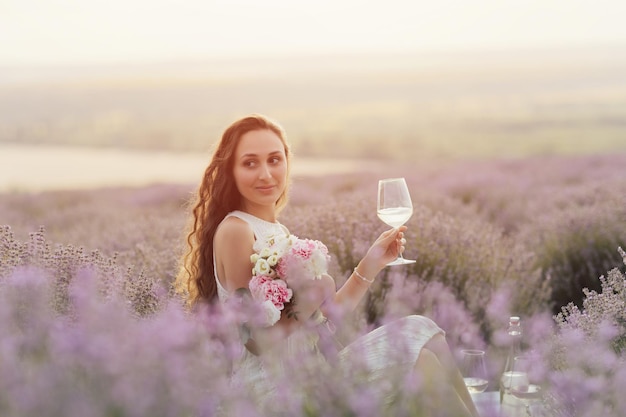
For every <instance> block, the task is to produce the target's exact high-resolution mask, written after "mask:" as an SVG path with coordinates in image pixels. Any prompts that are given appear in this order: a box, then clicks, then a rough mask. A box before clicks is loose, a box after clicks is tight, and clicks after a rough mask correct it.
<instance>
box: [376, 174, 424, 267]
mask: <svg viewBox="0 0 626 417" xmlns="http://www.w3.org/2000/svg"><path fill="white" fill-rule="evenodd" d="M376 213H377V214H378V218H379V219H381V220H382V221H383V222H385V223H387V224H388V225H389V226H391V227H400V226H402V225H403V224H404V223H406V222H407V221H408V220H409V219H410V218H411V216H412V215H413V203H412V202H411V195H410V194H409V187H407V185H406V181H405V179H404V178H387V179H383V180H380V181H378V205H377V210H376ZM414 262H415V260H412V259H404V257H403V256H402V253H399V254H398V257H397V258H396V259H395V260H394V261H392V262H390V263H388V264H387V265H404V264H412V263H414Z"/></svg>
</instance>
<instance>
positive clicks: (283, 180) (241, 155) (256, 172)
mask: <svg viewBox="0 0 626 417" xmlns="http://www.w3.org/2000/svg"><path fill="white" fill-rule="evenodd" d="M234 158H235V160H234V169H233V175H234V177H235V184H236V185H237V189H238V190H239V193H240V194H241V195H242V197H243V200H244V209H246V211H249V212H251V213H254V212H255V211H257V210H258V209H260V208H267V207H271V208H272V209H274V207H275V205H276V201H277V200H278V198H279V197H280V196H281V195H282V193H283V192H284V191H285V187H286V185H287V157H286V155H285V147H284V145H283V142H282V141H281V140H280V137H279V136H278V135H277V134H276V133H274V132H273V131H271V130H268V129H263V130H252V131H249V132H247V133H245V134H243V135H242V136H241V138H240V139H239V144H238V145H237V148H236V149H235V155H234Z"/></svg>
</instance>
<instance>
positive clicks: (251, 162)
mask: <svg viewBox="0 0 626 417" xmlns="http://www.w3.org/2000/svg"><path fill="white" fill-rule="evenodd" d="M243 166H245V167H246V168H253V167H254V166H256V162H255V161H252V160H250V161H245V162H244V163H243Z"/></svg>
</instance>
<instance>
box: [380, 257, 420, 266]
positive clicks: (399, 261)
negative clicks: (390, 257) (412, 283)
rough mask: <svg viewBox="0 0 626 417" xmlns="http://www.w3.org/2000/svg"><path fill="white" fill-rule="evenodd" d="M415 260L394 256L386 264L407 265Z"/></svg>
mask: <svg viewBox="0 0 626 417" xmlns="http://www.w3.org/2000/svg"><path fill="white" fill-rule="evenodd" d="M415 262H416V261H415V260H414V259H404V258H396V259H395V260H394V261H392V262H389V263H388V264H387V266H393V265H407V264H414V263H415Z"/></svg>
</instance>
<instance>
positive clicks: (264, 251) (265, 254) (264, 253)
mask: <svg viewBox="0 0 626 417" xmlns="http://www.w3.org/2000/svg"><path fill="white" fill-rule="evenodd" d="M271 254H272V252H271V251H270V248H267V247H265V248H263V249H261V252H260V253H259V256H260V257H261V258H267V257H268V256H270V255H271Z"/></svg>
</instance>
